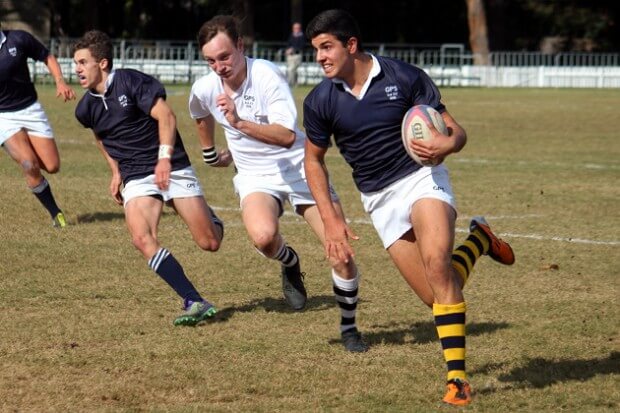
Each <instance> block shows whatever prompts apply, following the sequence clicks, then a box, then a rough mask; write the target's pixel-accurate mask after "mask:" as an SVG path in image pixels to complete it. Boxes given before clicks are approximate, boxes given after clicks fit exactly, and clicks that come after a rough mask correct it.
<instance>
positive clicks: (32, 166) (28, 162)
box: [19, 159, 41, 176]
mask: <svg viewBox="0 0 620 413" xmlns="http://www.w3.org/2000/svg"><path fill="white" fill-rule="evenodd" d="M19 166H21V168H22V171H24V174H26V175H28V176H38V175H39V174H40V173H41V168H40V167H39V163H38V162H37V161H36V160H34V159H24V160H22V161H21V162H20V163H19Z"/></svg>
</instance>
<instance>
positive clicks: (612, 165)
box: [452, 157, 620, 170]
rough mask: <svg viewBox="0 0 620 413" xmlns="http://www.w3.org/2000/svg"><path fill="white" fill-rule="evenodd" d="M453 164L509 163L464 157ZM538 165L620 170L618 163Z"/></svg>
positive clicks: (455, 160)
mask: <svg viewBox="0 0 620 413" xmlns="http://www.w3.org/2000/svg"><path fill="white" fill-rule="evenodd" d="M452 161H453V162H460V163H474V164H494V165H502V164H505V163H507V161H499V160H490V159H483V158H462V157H455V158H454V159H453V160H452ZM510 163H511V164H512V165H523V166H527V165H531V164H532V163H533V162H530V161H514V162H513V161H510ZM535 163H536V165H548V166H556V167H560V168H571V169H572V168H575V167H579V168H586V169H597V170H606V169H611V170H617V169H620V164H618V163H617V162H610V163H608V164H597V163H585V164H579V165H578V164H575V163H566V162H544V161H543V162H535Z"/></svg>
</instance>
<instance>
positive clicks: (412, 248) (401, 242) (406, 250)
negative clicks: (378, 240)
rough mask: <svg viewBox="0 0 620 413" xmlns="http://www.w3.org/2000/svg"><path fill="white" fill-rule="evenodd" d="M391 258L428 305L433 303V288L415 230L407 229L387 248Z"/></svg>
mask: <svg viewBox="0 0 620 413" xmlns="http://www.w3.org/2000/svg"><path fill="white" fill-rule="evenodd" d="M387 252H388V254H389V255H390V258H392V261H393V262H394V264H395V265H396V268H398V271H399V272H400V274H401V275H402V276H403V278H404V279H405V281H406V282H407V284H409V286H410V287H411V289H412V290H413V291H414V292H415V293H416V294H417V296H418V297H420V299H421V300H422V301H423V302H424V303H425V304H426V305H428V306H432V305H433V290H432V288H431V285H430V284H429V283H428V280H427V279H426V274H425V269H424V264H423V262H422V257H421V255H420V251H419V250H418V246H417V244H416V240H415V238H414V235H413V231H412V230H409V231H407V232H406V233H405V234H404V235H403V236H402V237H401V238H400V239H398V240H397V241H396V242H394V243H393V244H392V245H390V246H389V247H388V249H387Z"/></svg>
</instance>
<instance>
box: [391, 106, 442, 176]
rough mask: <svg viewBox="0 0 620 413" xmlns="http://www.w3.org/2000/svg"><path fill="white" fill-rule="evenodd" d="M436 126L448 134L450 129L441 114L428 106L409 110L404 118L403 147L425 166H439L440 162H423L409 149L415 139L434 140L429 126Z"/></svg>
mask: <svg viewBox="0 0 620 413" xmlns="http://www.w3.org/2000/svg"><path fill="white" fill-rule="evenodd" d="M431 124H432V125H434V126H435V129H437V130H438V131H439V132H441V133H442V134H444V135H447V134H448V128H447V127H446V124H445V122H444V121H443V118H442V117H441V114H440V113H439V112H437V111H436V110H435V108H433V107H432V106H428V105H416V106H414V107H412V108H411V109H409V110H408V111H407V113H406V114H405V116H404V117H403V122H402V124H401V126H400V132H401V137H402V139H403V146H404V147H405V150H406V151H407V153H408V154H409V156H410V157H411V158H412V159H413V160H414V161H416V162H417V163H419V164H420V165H424V166H434V165H437V164H439V163H440V162H441V161H438V162H435V163H433V162H431V161H422V160H421V159H420V158H419V157H418V155H416V154H415V153H414V152H413V150H411V148H410V147H409V142H411V141H412V140H414V139H422V140H425V141H428V140H431V139H433V135H432V133H431V131H430V129H429V127H428V126H429V125H431Z"/></svg>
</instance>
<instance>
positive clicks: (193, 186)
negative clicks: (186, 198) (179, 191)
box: [187, 183, 196, 189]
mask: <svg viewBox="0 0 620 413" xmlns="http://www.w3.org/2000/svg"><path fill="white" fill-rule="evenodd" d="M193 188H196V184H195V183H189V184H187V189H193Z"/></svg>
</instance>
